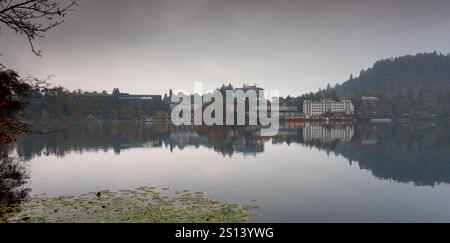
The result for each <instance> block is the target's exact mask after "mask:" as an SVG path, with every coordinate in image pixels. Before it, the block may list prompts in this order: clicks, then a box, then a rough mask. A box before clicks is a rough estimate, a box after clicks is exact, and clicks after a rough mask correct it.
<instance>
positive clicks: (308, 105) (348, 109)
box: [303, 99, 355, 117]
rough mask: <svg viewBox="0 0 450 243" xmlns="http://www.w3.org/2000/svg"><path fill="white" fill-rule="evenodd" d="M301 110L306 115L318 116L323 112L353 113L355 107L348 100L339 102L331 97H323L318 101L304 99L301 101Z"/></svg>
mask: <svg viewBox="0 0 450 243" xmlns="http://www.w3.org/2000/svg"><path fill="white" fill-rule="evenodd" d="M303 112H304V113H305V116H306V117H319V116H321V115H323V114H324V113H334V114H343V115H353V114H354V113H355V107H354V106H353V104H352V102H351V101H350V100H343V101H340V102H337V101H334V100H331V99H323V100H321V101H318V102H314V101H311V100H305V102H304V103H303Z"/></svg>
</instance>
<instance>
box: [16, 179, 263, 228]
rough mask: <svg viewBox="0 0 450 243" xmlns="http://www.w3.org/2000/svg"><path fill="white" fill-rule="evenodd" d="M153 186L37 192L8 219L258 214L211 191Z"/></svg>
mask: <svg viewBox="0 0 450 243" xmlns="http://www.w3.org/2000/svg"><path fill="white" fill-rule="evenodd" d="M166 194H169V193H161V192H159V191H157V189H156V188H153V187H141V188H138V189H136V190H120V191H116V192H112V191H101V192H92V193H87V194H83V195H79V196H64V197H47V196H45V195H38V196H33V197H29V198H27V199H26V200H24V201H23V202H22V203H21V204H20V207H19V208H17V209H16V213H12V214H11V215H9V217H8V220H7V222H13V223H14V222H16V223H37V222H49V223H50V222H51V223H54V222H62V223H91V222H93V223H121V222H129V223H139V222H145V223H160V222H161V223H182V222H188V223H191V222H200V223H207V222H233V223H234V222H235V223H245V222H248V221H249V220H250V218H251V217H252V216H255V214H254V210H255V209H256V208H257V206H255V205H238V204H235V203H229V202H221V201H217V200H214V199H212V198H210V196H209V194H208V193H203V192H195V193H192V192H189V191H188V190H184V191H175V192H174V193H172V194H173V195H172V194H171V195H166Z"/></svg>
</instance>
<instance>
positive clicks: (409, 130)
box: [14, 122, 450, 222]
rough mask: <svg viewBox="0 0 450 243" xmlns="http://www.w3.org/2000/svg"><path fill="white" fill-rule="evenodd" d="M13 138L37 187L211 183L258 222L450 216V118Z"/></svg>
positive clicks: (57, 190) (69, 190) (83, 127)
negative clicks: (270, 129) (266, 130)
mask: <svg viewBox="0 0 450 243" xmlns="http://www.w3.org/2000/svg"><path fill="white" fill-rule="evenodd" d="M58 130H60V132H57V133H52V134H48V135H30V136H27V137H24V138H22V139H21V140H20V141H19V142H18V144H17V147H16V148H15V152H14V153H16V155H18V156H20V157H23V158H24V160H25V162H24V163H25V165H26V166H25V167H26V171H27V174H28V176H29V178H30V179H29V184H28V186H29V188H30V189H31V191H30V193H31V194H41V193H46V194H48V195H52V196H53V195H55V196H57V195H72V194H81V193H86V192H92V191H99V190H104V189H111V190H116V189H133V188H137V187H140V186H156V187H167V186H170V188H171V189H172V188H173V189H174V190H175V189H177V190H182V189H190V190H192V191H205V192H211V193H212V194H213V196H214V198H216V199H219V200H223V201H231V202H236V203H242V204H246V203H249V201H250V200H252V199H257V204H258V205H259V207H260V209H259V210H258V211H257V212H258V213H260V214H261V216H260V217H256V218H253V221H254V222H360V221H362V222H404V221H406V222H427V221H446V222H450V129H449V127H448V126H447V125H444V124H439V123H435V124H433V123H418V124H416V123H414V124H359V123H356V124H318V123H309V124H308V123H307V124H289V125H285V126H284V127H283V128H282V129H281V131H280V132H279V134H278V135H277V136H275V137H271V138H267V137H265V138H264V137H260V136H259V135H258V134H259V129H258V128H255V127H241V128H239V129H231V128H206V127H173V126H172V125H171V124H141V123H139V122H92V123H82V122H79V123H75V122H71V123H63V124H58Z"/></svg>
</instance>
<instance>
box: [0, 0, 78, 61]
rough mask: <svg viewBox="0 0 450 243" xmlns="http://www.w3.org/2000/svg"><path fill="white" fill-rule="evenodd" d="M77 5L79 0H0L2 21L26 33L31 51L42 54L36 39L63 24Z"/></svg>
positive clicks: (0, 20)
mask: <svg viewBox="0 0 450 243" xmlns="http://www.w3.org/2000/svg"><path fill="white" fill-rule="evenodd" d="M77 5H78V0H0V22H1V23H3V24H4V25H6V26H7V27H8V28H10V29H12V30H14V31H16V33H18V34H20V35H25V36H26V38H27V39H28V42H29V44H30V47H31V51H32V52H33V53H34V54H36V55H37V56H41V51H40V50H38V49H36V48H35V46H34V43H33V42H34V40H35V39H36V38H43V37H45V33H46V32H47V31H49V30H50V29H52V28H54V27H56V26H58V25H60V24H62V23H63V22H64V17H65V16H66V15H67V13H69V12H71V11H74V10H75V7H76V6H77Z"/></svg>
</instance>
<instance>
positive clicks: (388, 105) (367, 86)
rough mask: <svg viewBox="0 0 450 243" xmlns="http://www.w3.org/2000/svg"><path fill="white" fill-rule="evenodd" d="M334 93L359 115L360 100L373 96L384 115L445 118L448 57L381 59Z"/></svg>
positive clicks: (449, 108) (449, 97) (449, 103)
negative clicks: (378, 99)
mask: <svg viewBox="0 0 450 243" xmlns="http://www.w3.org/2000/svg"><path fill="white" fill-rule="evenodd" d="M333 91H334V92H335V93H336V94H337V96H339V98H340V99H351V100H352V101H353V102H354V103H355V106H356V109H357V111H359V112H360V111H361V109H358V108H361V103H362V102H361V97H362V96H375V97H378V98H380V100H381V101H380V103H379V105H378V107H379V111H380V112H382V113H384V114H405V113H407V114H409V115H413V116H423V115H430V114H436V115H438V116H446V117H448V115H449V113H450V55H442V54H437V53H422V54H417V55H414V56H411V55H408V56H403V57H398V58H391V59H385V60H380V61H378V62H376V63H375V64H374V65H373V67H371V68H369V69H367V70H362V71H361V73H360V74H359V76H358V77H356V78H353V77H352V76H350V79H349V80H347V81H345V82H344V83H343V84H341V85H336V86H335V87H334V89H333ZM321 92H325V91H321Z"/></svg>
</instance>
